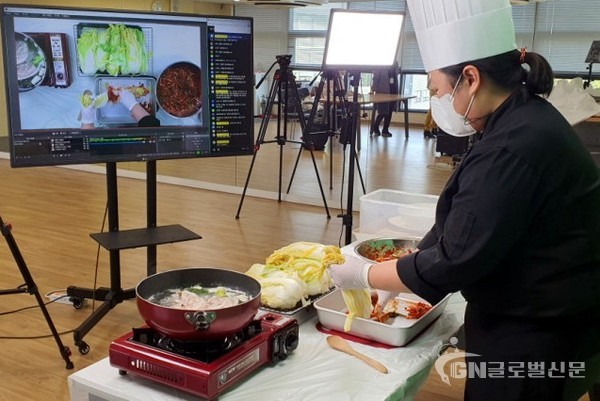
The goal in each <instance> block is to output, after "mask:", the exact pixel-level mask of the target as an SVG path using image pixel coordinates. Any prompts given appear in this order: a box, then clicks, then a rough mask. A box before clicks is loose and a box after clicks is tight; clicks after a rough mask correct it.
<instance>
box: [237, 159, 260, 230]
mask: <svg viewBox="0 0 600 401" xmlns="http://www.w3.org/2000/svg"><path fill="white" fill-rule="evenodd" d="M257 153H258V149H257V148H254V154H253V155H252V162H251V163H250V169H249V170H248V176H247V177H246V183H245V184H244V190H243V191H242V197H241V198H240V204H239V205H238V209H237V213H236V214H235V218H236V219H239V218H240V212H241V210H242V204H243V203H244V198H245V197H246V191H247V190H248V183H249V182H250V176H251V175H252V169H253V168H254V161H255V160H256V154H257Z"/></svg>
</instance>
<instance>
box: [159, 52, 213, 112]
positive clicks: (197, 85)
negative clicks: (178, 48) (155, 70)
mask: <svg viewBox="0 0 600 401" xmlns="http://www.w3.org/2000/svg"><path fill="white" fill-rule="evenodd" d="M200 80H201V73H200V68H199V67H198V66H197V65H195V64H192V63H188V62H179V63H175V64H171V65H170V66H169V67H167V68H166V69H165V70H164V71H163V72H162V73H161V74H160V76H159V77H158V82H157V84H156V98H157V100H158V104H159V106H160V107H161V108H162V109H163V110H164V111H165V112H166V113H167V114H169V115H171V116H172V117H176V118H186V117H191V116H193V115H195V114H197V113H198V112H199V111H200V109H201V107H202V85H201V81H200Z"/></svg>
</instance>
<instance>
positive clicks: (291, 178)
mask: <svg viewBox="0 0 600 401" xmlns="http://www.w3.org/2000/svg"><path fill="white" fill-rule="evenodd" d="M302 149H303V146H302V145H300V149H299V150H298V156H297V157H296V163H294V169H293V170H292V176H291V177H290V182H289V184H288V187H287V190H286V191H285V193H286V194H289V193H290V189H291V188H292V182H294V176H295V175H296V169H297V168H298V162H300V156H301V155H302Z"/></svg>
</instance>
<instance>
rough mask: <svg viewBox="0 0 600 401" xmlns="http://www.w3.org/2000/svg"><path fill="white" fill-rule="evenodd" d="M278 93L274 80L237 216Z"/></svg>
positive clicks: (237, 217) (238, 213) (238, 216)
mask: <svg viewBox="0 0 600 401" xmlns="http://www.w3.org/2000/svg"><path fill="white" fill-rule="evenodd" d="M276 95H277V81H276V80H273V83H272V84H271V88H270V89H269V98H268V99H267V106H266V107H265V112H264V115H263V119H262V120H261V122H260V129H259V130H258V137H257V138H256V143H255V145H254V154H253V155H252V162H251V163H250V169H249V170H248V176H247V177H246V183H245V184H244V190H243V191H242V197H241V198H240V204H239V205H238V209H237V213H236V214H235V218H236V219H239V218H240V212H241V211H242V204H243V203H244V198H245V197H246V191H247V190H248V184H249V183H250V176H252V170H253V169H254V162H255V161H256V154H257V153H258V151H259V149H260V145H261V144H263V143H265V135H266V133H267V127H268V125H269V120H270V119H271V112H272V111H273V103H274V102H275V96H276Z"/></svg>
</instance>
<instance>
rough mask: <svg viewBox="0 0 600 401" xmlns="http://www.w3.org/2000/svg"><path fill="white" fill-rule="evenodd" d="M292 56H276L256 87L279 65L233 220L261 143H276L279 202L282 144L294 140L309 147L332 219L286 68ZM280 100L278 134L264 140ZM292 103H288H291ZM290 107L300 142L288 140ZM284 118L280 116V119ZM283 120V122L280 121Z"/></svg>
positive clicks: (293, 85)
mask: <svg viewBox="0 0 600 401" xmlns="http://www.w3.org/2000/svg"><path fill="white" fill-rule="evenodd" d="M291 59H292V56H291V55H287V54H286V55H280V56H276V61H275V62H274V63H273V64H272V65H271V67H270V68H269V70H268V71H267V73H266V74H265V76H264V77H263V79H261V80H260V81H259V82H258V84H257V85H256V88H257V89H258V88H259V87H260V85H261V84H262V82H263V81H264V79H265V77H266V76H267V75H269V72H270V71H271V69H273V67H274V66H275V64H279V68H278V69H277V70H276V71H275V74H274V75H273V83H272V84H271V88H270V89H269V98H268V99H267V104H266V108H265V112H264V116H263V119H262V121H261V123H260V129H259V131H258V137H257V138H256V143H255V144H254V154H253V155H252V162H251V163H250V169H249V171H248V176H247V177H246V183H245V184H244V190H243V191H242V197H241V199H240V204H239V206H238V210H237V213H236V215H235V218H236V219H239V217H240V211H241V210H242V204H243V203H244V198H245V196H246V191H247V190H248V183H249V182H250V176H251V175H252V170H253V168H254V162H255V161H256V155H257V154H258V151H259V150H260V146H261V145H262V144H263V143H276V144H278V145H279V187H278V198H277V201H278V202H281V182H282V172H283V146H284V145H285V144H286V143H288V142H289V143H296V144H300V145H301V146H300V149H302V148H303V147H304V146H306V145H307V147H308V149H309V150H310V156H311V158H312V162H313V166H314V168H315V175H316V176H317V182H318V184H319V189H320V191H321V197H322V198H323V205H324V206H325V212H326V213H327V218H328V219H329V218H331V215H330V214H329V208H328V207H327V200H326V199H325V193H324V192H323V185H322V184H321V177H320V176H319V170H318V168H317V162H316V160H315V155H314V152H313V148H314V146H313V145H312V143H311V141H310V140H309V141H308V142H307V139H309V138H308V136H307V135H305V134H306V132H307V129H306V128H307V123H306V119H305V116H304V113H303V112H302V102H301V101H300V96H299V95H298V89H297V86H296V79H295V78H294V74H293V71H292V70H291V68H289V65H290V61H291ZM276 99H278V100H279V107H278V108H277V135H276V136H275V139H274V140H270V141H267V140H265V135H266V133H267V127H268V125H269V121H270V119H271V111H272V110H273V104H274V103H275V100H276ZM290 102H291V104H290ZM282 106H283V116H282V113H281V109H282ZM290 107H293V109H294V110H296V112H297V115H298V121H299V123H300V128H301V131H302V138H301V140H300V141H294V140H289V139H287V124H288V109H289V108H290ZM282 117H283V118H282ZM282 120H283V123H282Z"/></svg>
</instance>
